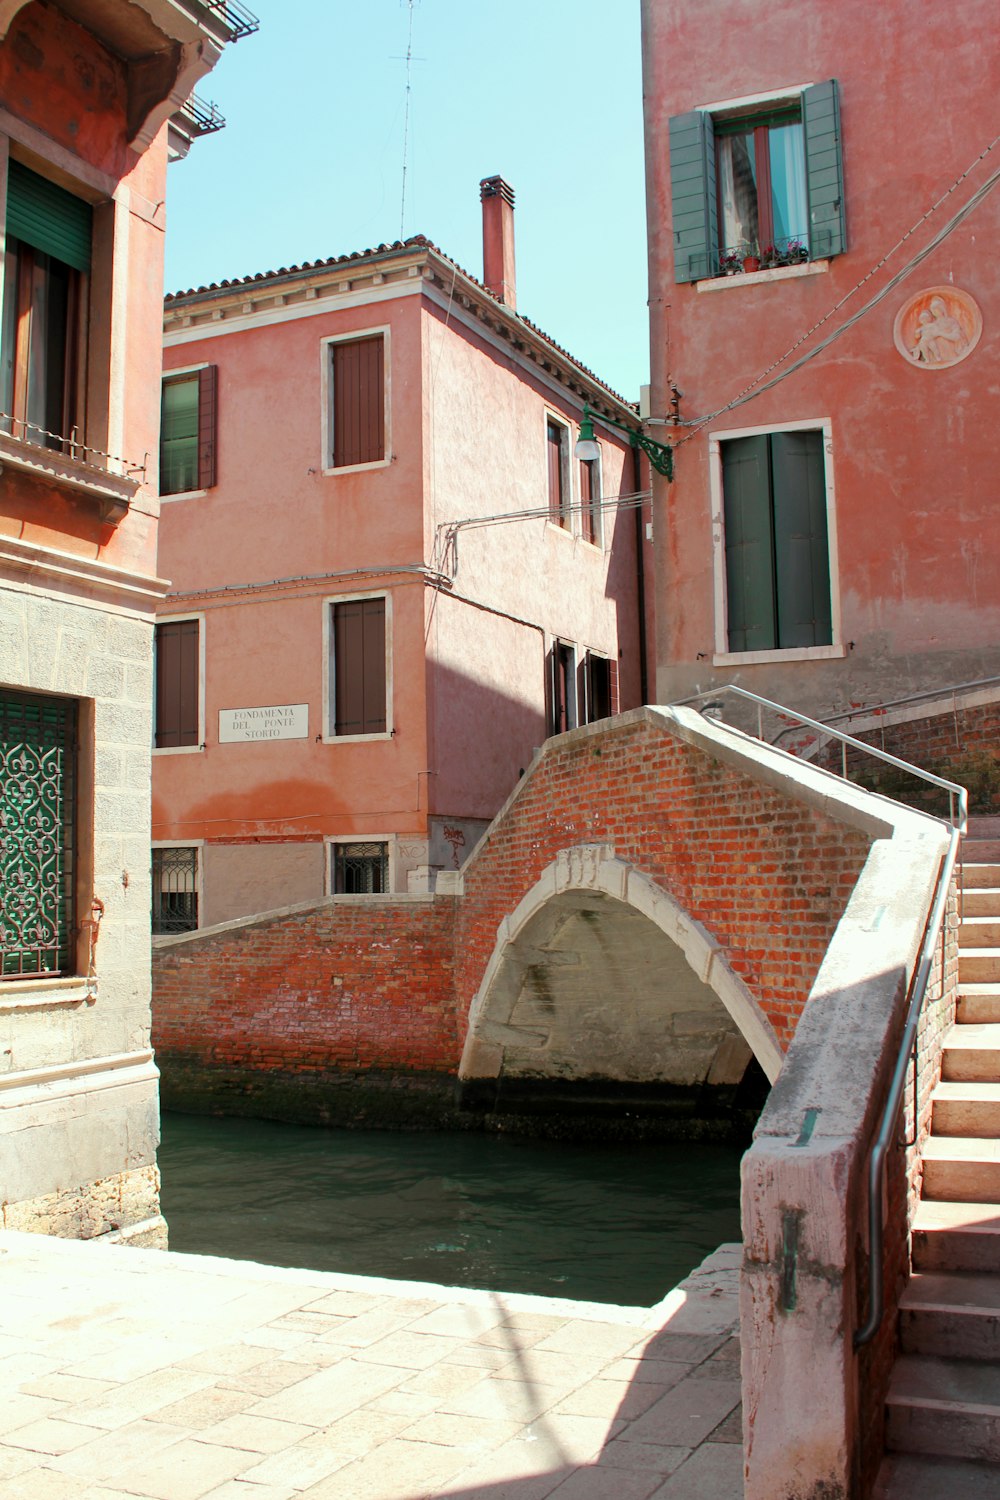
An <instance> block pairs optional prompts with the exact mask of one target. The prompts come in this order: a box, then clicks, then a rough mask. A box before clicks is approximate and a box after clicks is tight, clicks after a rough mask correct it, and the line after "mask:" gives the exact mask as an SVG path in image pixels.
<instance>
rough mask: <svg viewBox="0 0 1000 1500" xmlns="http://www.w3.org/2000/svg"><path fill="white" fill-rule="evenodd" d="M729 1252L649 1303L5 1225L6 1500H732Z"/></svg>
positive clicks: (2, 1464)
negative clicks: (303, 1265)
mask: <svg viewBox="0 0 1000 1500" xmlns="http://www.w3.org/2000/svg"><path fill="white" fill-rule="evenodd" d="M738 1255H739V1251H738V1247H723V1249H722V1250H721V1251H717V1252H716V1254H715V1255H714V1256H712V1257H710V1258H709V1260H708V1261H706V1262H705V1265H704V1266H703V1267H702V1268H701V1269H700V1271H698V1272H696V1273H695V1275H694V1276H693V1277H691V1278H689V1280H688V1281H687V1282H685V1283H684V1284H683V1285H682V1286H681V1287H680V1288H677V1289H676V1290H675V1291H674V1292H672V1293H671V1294H670V1295H669V1296H668V1297H667V1298H666V1299H665V1300H664V1302H662V1303H661V1304H660V1305H659V1306H658V1307H656V1308H654V1309H652V1310H650V1309H648V1308H646V1309H643V1308H623V1307H609V1306H604V1305H600V1304H595V1303H576V1302H569V1301H556V1300H553V1299H550V1298H542V1297H524V1296H517V1295H501V1294H499V1293H493V1292H466V1291H455V1290H452V1289H449V1288H446V1287H439V1286H431V1285H427V1284H424V1283H419V1284H418V1283H403V1282H391V1281H381V1280H374V1279H368V1278H364V1277H357V1276H338V1275H333V1274H328V1273H323V1272H318V1271H289V1270H281V1269H276V1268H274V1267H270V1266H258V1265H252V1264H248V1263H244V1262H239V1261H227V1260H219V1259H216V1258H214V1257H208V1256H194V1255H179V1254H174V1253H172V1252H164V1251H155V1250H137V1249H129V1248H126V1247H123V1246H116V1245H108V1244H101V1243H95V1242H91V1243H78V1242H70V1241H65V1240H55V1239H48V1238H45V1237H42V1236H35V1235H25V1234H15V1233H0V1289H2V1299H0V1500H135V1497H136V1496H140V1497H147V1500H300V1497H301V1500H306V1497H308V1500H424V1497H434V1500H437V1497H441V1496H449V1497H454V1500H545V1497H548V1496H558V1497H559V1500H652V1497H656V1500H739V1497H740V1496H741V1495H742V1449H741V1446H740V1430H739V1417H740V1413H739V1405H738V1403H739V1397H740V1387H739V1352H738V1345H737V1342H736V1338H735V1336H734V1335H735V1329H736V1317H737V1308H736V1283H737V1266H738Z"/></svg>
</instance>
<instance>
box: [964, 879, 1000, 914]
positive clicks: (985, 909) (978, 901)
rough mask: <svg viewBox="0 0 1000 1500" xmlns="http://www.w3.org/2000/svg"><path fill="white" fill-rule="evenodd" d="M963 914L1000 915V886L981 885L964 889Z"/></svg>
mask: <svg viewBox="0 0 1000 1500" xmlns="http://www.w3.org/2000/svg"><path fill="white" fill-rule="evenodd" d="M962 916H963V918H965V917H1000V887H998V886H995V885H980V886H974V887H971V888H969V889H966V890H963V892H962Z"/></svg>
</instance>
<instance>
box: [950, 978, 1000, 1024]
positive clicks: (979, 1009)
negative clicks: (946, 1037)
mask: <svg viewBox="0 0 1000 1500" xmlns="http://www.w3.org/2000/svg"><path fill="white" fill-rule="evenodd" d="M957 1018H958V1020H959V1022H960V1023H961V1024H962V1025H970V1024H975V1023H976V1022H978V1021H995V1022H1000V985H996V984H960V985H959V986H958V1008H957Z"/></svg>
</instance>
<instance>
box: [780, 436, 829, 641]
mask: <svg viewBox="0 0 1000 1500" xmlns="http://www.w3.org/2000/svg"><path fill="white" fill-rule="evenodd" d="M771 490H772V496H773V505H774V568H775V579H776V582H777V604H778V637H777V642H776V644H777V645H778V646H828V645H829V644H830V642H831V640H832V638H833V633H832V624H831V616H830V547H829V542H828V539H827V529H826V471H825V464H824V460H823V434H822V432H773V433H772V434H771Z"/></svg>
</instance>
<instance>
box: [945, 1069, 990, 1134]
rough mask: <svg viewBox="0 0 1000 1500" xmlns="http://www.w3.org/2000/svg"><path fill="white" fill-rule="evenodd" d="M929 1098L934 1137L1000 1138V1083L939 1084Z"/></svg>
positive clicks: (946, 1082)
mask: <svg viewBox="0 0 1000 1500" xmlns="http://www.w3.org/2000/svg"><path fill="white" fill-rule="evenodd" d="M931 1098H932V1100H933V1105H934V1118H933V1125H932V1129H933V1131H934V1134H935V1135H965V1136H1000V1083H984V1082H981V1081H980V1082H978V1083H955V1082H948V1081H942V1082H941V1083H939V1084H938V1086H937V1088H936V1089H935V1090H934V1093H933V1094H932V1096H931Z"/></svg>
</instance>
